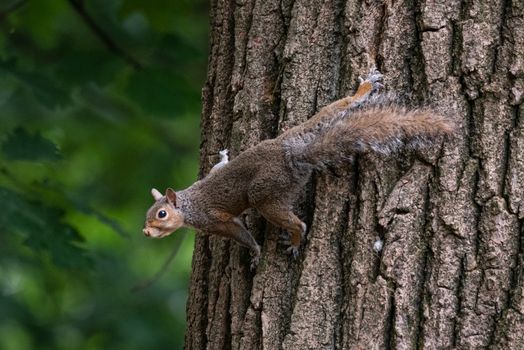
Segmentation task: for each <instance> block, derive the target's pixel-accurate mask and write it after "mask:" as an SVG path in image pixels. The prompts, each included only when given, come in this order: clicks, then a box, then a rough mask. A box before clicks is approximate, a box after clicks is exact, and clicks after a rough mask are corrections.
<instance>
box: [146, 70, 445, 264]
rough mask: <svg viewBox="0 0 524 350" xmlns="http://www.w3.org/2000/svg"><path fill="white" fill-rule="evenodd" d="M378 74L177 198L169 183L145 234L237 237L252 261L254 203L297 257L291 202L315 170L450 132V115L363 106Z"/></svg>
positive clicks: (300, 226) (297, 223) (299, 234)
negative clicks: (246, 221) (186, 231)
mask: <svg viewBox="0 0 524 350" xmlns="http://www.w3.org/2000/svg"><path fill="white" fill-rule="evenodd" d="M376 80H377V79H368V80H367V81H364V82H363V83H362V84H361V85H360V87H359V89H358V91H357V93H356V94H355V95H354V96H351V97H346V98H343V99H341V100H338V101H336V102H334V103H332V104H330V105H328V106H326V107H324V108H323V109H322V110H321V111H320V112H319V113H318V114H316V115H315V116H314V117H312V118H311V119H310V120H308V121H306V122H305V123H303V124H301V125H298V126H296V127H294V128H292V129H290V130H288V131H286V132H285V133H283V134H282V135H280V136H279V137H277V138H275V139H272V140H266V141H263V142H261V143H259V144H258V145H256V146H254V147H252V148H250V149H248V150H246V151H245V152H243V153H241V154H240V155H238V156H237V157H236V158H234V159H233V160H232V161H230V162H229V163H227V164H225V165H224V166H222V167H221V168H219V169H216V170H215V171H213V172H212V173H211V174H209V175H208V176H207V177H206V178H204V179H202V180H200V181H197V182H196V183H194V184H193V185H192V186H190V187H189V188H187V189H185V190H182V191H178V192H176V196H175V195H174V194H173V193H170V189H168V190H167V192H166V195H165V196H164V197H162V198H160V199H158V200H157V201H156V202H155V204H154V205H153V206H152V207H151V209H150V210H149V211H148V214H147V219H146V225H145V228H144V232H145V233H151V234H150V235H151V236H155V237H163V236H165V235H167V234H169V233H170V232H171V231H173V228H174V227H177V228H178V227H179V226H180V222H183V225H185V226H192V227H195V228H197V229H199V230H200V231H202V232H204V233H208V234H218V235H221V236H224V237H229V238H232V239H234V240H236V241H237V242H238V243H240V244H242V245H244V246H246V247H248V248H250V249H251V250H252V251H253V253H254V255H255V258H254V263H256V262H257V261H258V257H259V254H260V246H259V245H258V244H257V242H256V241H255V239H254V238H253V236H252V235H251V234H250V233H249V232H248V231H247V229H246V228H245V227H244V225H243V224H242V221H241V220H240V219H239V218H238V216H239V215H240V214H241V213H242V212H244V211H245V210H246V209H248V208H256V209H257V210H258V211H259V212H260V213H261V214H262V216H264V218H266V219H267V220H268V221H269V222H271V223H272V224H274V225H276V226H278V227H282V228H284V229H286V230H287V231H288V232H289V234H290V240H289V241H290V242H289V243H290V248H289V249H288V250H289V251H290V252H291V253H293V255H295V256H296V254H297V253H298V247H299V246H300V243H301V240H302V238H303V236H304V234H305V231H306V225H305V224H304V223H303V222H302V221H301V220H300V219H299V218H298V217H297V216H296V215H295V214H294V213H293V211H292V206H293V203H294V200H295V198H296V197H297V195H298V194H299V192H300V191H301V190H302V188H303V187H304V185H305V184H306V182H307V181H308V180H309V178H310V176H311V174H312V172H313V170H314V169H322V168H323V165H325V164H326V162H335V163H339V162H341V161H343V160H345V159H347V158H350V156H351V155H352V154H354V153H358V152H368V151H376V152H382V153H389V152H391V151H393V150H395V149H396V148H398V147H399V146H401V145H403V144H405V145H408V146H412V147H419V146H420V145H421V144H422V143H426V144H427V143H430V142H432V141H434V140H435V139H436V138H437V137H439V136H442V135H446V134H450V133H452V131H453V125H452V123H450V122H449V120H447V119H446V118H444V117H442V116H438V115H435V114H434V113H432V112H431V111H417V110H406V109H404V108H400V107H393V106H391V105H389V106H388V105H386V106H383V107H377V106H374V105H373V104H371V105H368V100H370V99H371V97H370V96H371V95H372V93H373V92H374V91H375V90H376V85H374V83H375V82H376ZM375 100H377V101H378V100H379V99H376V98H375ZM377 105H379V106H380V103H379V104H377ZM420 141H423V142H422V143H421V142H420ZM175 197H176V198H175ZM160 210H166V211H168V214H169V215H168V218H167V219H164V220H161V219H158V213H159V211H160ZM153 233H154V234H153Z"/></svg>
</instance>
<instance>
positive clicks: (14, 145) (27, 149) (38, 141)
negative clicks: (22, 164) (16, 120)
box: [2, 127, 61, 161]
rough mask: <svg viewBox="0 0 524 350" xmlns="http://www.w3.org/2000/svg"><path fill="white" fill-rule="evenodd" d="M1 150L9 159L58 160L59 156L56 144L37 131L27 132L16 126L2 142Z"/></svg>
mask: <svg viewBox="0 0 524 350" xmlns="http://www.w3.org/2000/svg"><path fill="white" fill-rule="evenodd" d="M2 152H3V153H4V154H5V156H6V157H7V158H8V159H10V160H27V161H39V160H58V159H60V158H61V156H60V153H59V151H58V148H57V147H56V145H55V144H54V143H53V142H51V141H49V140H48V139H46V138H44V137H43V136H42V135H40V134H39V133H35V134H33V135H31V134H29V133H28V132H27V130H25V129H24V128H22V127H18V128H16V129H15V130H14V132H13V133H11V134H10V135H9V136H8V138H7V139H6V140H5V141H4V142H3V143H2Z"/></svg>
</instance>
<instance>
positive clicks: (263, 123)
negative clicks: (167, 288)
mask: <svg viewBox="0 0 524 350" xmlns="http://www.w3.org/2000/svg"><path fill="white" fill-rule="evenodd" d="M523 28H524V3H523V2H522V0H508V1H502V0H488V1H480V0H476V1H469V0H467V1H466V0H442V1H435V0H428V1H388V2H385V3H383V2H379V1H346V2H344V1H318V0H303V1H299V0H296V1H293V0H278V1H275V0H265V1H254V0H236V1H232V0H229V1H224V0H213V1H212V13H211V46H210V50H211V51H210V58H209V67H208V76H207V81H206V84H205V87H204V89H203V116H202V153H201V154H202V156H201V164H202V174H205V173H207V171H209V169H210V167H211V165H212V164H214V163H216V162H217V161H218V155H217V154H218V151H219V150H222V149H224V148H229V149H230V150H231V155H232V157H234V156H235V155H237V154H238V153H239V152H241V151H242V150H245V149H247V148H248V147H250V146H253V145H255V144H257V143H258V142H259V141H261V140H263V139H266V138H272V137H275V136H276V135H278V134H279V132H281V131H282V130H285V129H287V128H289V127H291V126H294V125H296V124H298V123H301V122H303V121H304V120H306V119H307V118H309V117H311V116H312V115H313V114H314V113H315V112H316V111H318V110H319V109H320V108H321V107H322V106H324V105H326V104H328V103H329V102H331V101H333V100H335V99H337V98H340V97H343V96H346V95H348V94H351V93H352V92H353V91H354V90H355V88H356V86H357V84H358V79H357V77H358V76H359V75H365V74H366V73H367V71H368V69H369V67H370V64H372V63H376V65H377V67H378V69H379V70H380V71H381V72H382V73H384V75H385V84H386V86H387V87H388V89H389V90H391V91H395V92H399V93H401V94H404V93H406V94H409V95H410V96H411V98H412V99H414V100H416V101H417V102H419V103H420V102H423V103H424V104H429V105H431V106H432V107H433V108H434V109H436V110H437V111H439V112H441V113H444V114H445V115H448V116H449V117H450V118H452V119H453V120H455V121H456V122H457V124H458V125H459V132H458V137H456V139H454V140H452V141H451V142H448V143H446V144H445V145H444V146H443V147H442V148H441V147H437V148H435V149H430V150H426V151H424V152H402V153H400V154H398V155H397V156H393V157H383V156H377V155H366V156H363V157H360V158H359V159H357V161H356V163H355V165H354V166H353V167H352V168H350V169H346V170H343V171H341V173H340V174H338V175H317V176H315V178H314V179H313V181H312V183H311V184H310V185H309V186H308V187H307V188H305V189H304V195H303V196H302V198H301V199H300V200H299V201H298V203H297V211H298V212H299V213H300V214H301V215H300V216H301V218H302V219H303V220H304V221H305V222H306V223H307V224H308V227H309V230H308V234H307V240H306V243H305V244H304V245H303V247H302V248H301V254H300V256H299V258H298V259H297V260H295V261H294V260H293V259H292V258H290V257H289V256H288V255H286V254H285V252H284V247H283V246H281V245H280V244H279V243H278V233H279V232H278V230H277V229H275V228H274V227H272V226H271V225H269V224H266V223H265V222H264V220H263V219H261V218H260V216H259V215H258V214H257V213H256V212H255V211H251V212H249V213H248V214H247V215H246V216H245V221H246V224H247V225H248V228H249V230H251V231H252V232H253V233H254V234H255V236H256V238H257V240H258V242H259V243H260V244H261V245H262V246H263V253H262V254H263V255H262V262H261V264H260V265H259V266H258V268H257V269H256V271H255V272H251V271H250V270H249V252H248V251H247V249H245V248H242V247H240V246H238V245H237V244H236V243H234V242H230V241H227V240H223V239H221V238H218V237H203V236H197V238H196V244H195V252H194V258H193V274H192V278H191V287H190V291H189V300H188V308H187V312H188V315H187V317H188V324H187V335H186V348H187V349H230V348H231V349H386V348H392V349H415V348H425V349H426V348H427V349H443V348H460V349H467V348H500V349H524V316H523V313H524V297H523V294H524V288H523V287H524V286H523V284H524V278H523V277H524V275H523V266H524V265H523V257H524V255H523V247H522V244H521V233H522V220H523V218H524V181H521V179H522V178H523V175H524V112H523V107H522V106H523V105H522V100H523V92H524V30H523ZM379 240H380V241H383V249H382V250H379V249H374V244H375V243H378V242H377V241H379ZM375 248H376V247H375Z"/></svg>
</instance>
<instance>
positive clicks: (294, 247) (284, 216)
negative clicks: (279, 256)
mask: <svg viewBox="0 0 524 350" xmlns="http://www.w3.org/2000/svg"><path fill="white" fill-rule="evenodd" d="M257 209H258V211H259V212H260V214H262V216H263V217H264V218H265V219H266V220H267V221H269V222H270V223H272V224H273V225H275V226H277V227H281V228H283V229H285V230H287V231H288V233H289V241H286V242H285V243H287V244H289V248H287V250H286V251H287V252H288V253H290V254H291V255H293V257H294V258H296V257H297V256H298V249H299V247H300V243H301V242H302V238H303V237H304V236H305V234H306V224H305V223H304V222H302V220H300V219H299V218H298V217H297V216H296V215H295V214H294V213H293V212H292V211H291V210H290V209H289V206H288V205H284V204H282V205H279V204H276V203H271V204H267V205H264V206H263V207H260V208H259V207H257Z"/></svg>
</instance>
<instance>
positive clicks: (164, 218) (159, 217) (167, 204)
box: [142, 188, 184, 238]
mask: <svg viewBox="0 0 524 350" xmlns="http://www.w3.org/2000/svg"><path fill="white" fill-rule="evenodd" d="M151 194H152V195H153V198H155V204H153V206H152V207H151V208H149V210H148V211H147V216H146V223H145V225H144V229H143V230H142V232H144V234H145V235H146V236H148V237H154V238H162V237H165V236H168V235H170V234H171V233H173V232H174V231H176V230H177V229H179V228H180V227H182V226H184V215H183V214H182V211H181V210H180V209H179V208H178V206H177V200H176V192H175V191H173V190H172V189H171V188H168V189H167V190H166V194H165V196H163V195H162V194H161V193H160V192H159V191H158V190H157V189H155V188H153V189H151Z"/></svg>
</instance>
